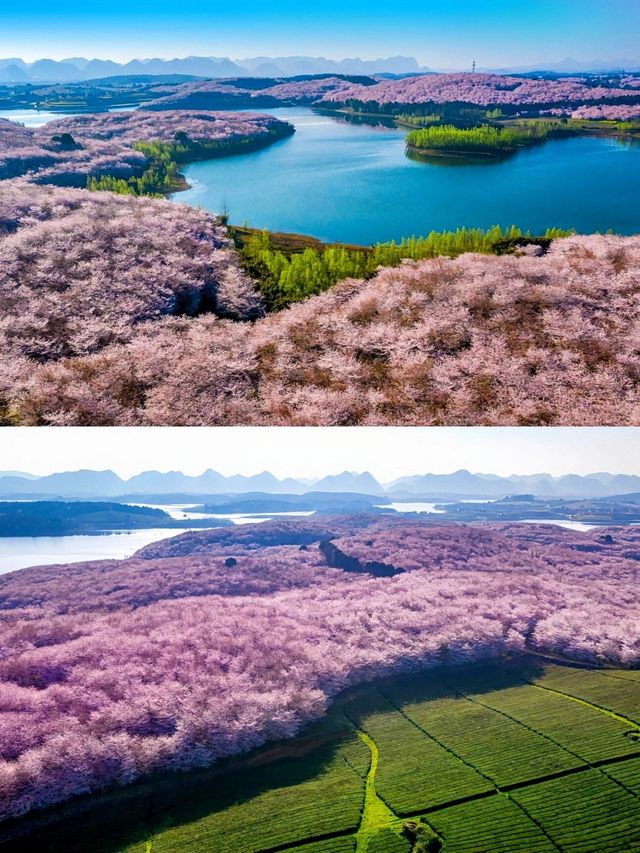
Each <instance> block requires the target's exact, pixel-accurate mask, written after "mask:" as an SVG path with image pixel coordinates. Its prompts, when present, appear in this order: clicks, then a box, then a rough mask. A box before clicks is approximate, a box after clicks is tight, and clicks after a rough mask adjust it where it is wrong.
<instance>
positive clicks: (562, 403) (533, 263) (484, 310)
mask: <svg viewBox="0 0 640 853" xmlns="http://www.w3.org/2000/svg"><path fill="white" fill-rule="evenodd" d="M58 192H61V191H58ZM134 201H135V200H134ZM48 203H51V201H50V202H48ZM118 203H119V202H118ZM39 204H40V202H38V204H35V203H34V209H35V210H36V211H37V209H38V205H39ZM64 204H65V203H64V202H63V201H62V199H60V206H61V207H64ZM100 204H104V205H107V204H114V205H115V204H116V202H114V201H112V200H111V197H110V196H106V195H105V196H104V200H103V201H101V202H100ZM123 204H124V203H123ZM148 204H150V205H152V207H151V208H150V209H152V210H154V211H158V212H161V211H162V212H163V214H162V215H163V216H166V217H168V219H169V221H170V222H175V223H182V222H190V223H195V222H198V223H200V222H202V223H204V222H205V221H206V217H205V216H204V214H201V213H199V212H196V211H188V212H187V210H186V209H184V208H180V207H179V206H176V207H171V208H170V209H168V208H165V207H163V205H162V203H161V202H148ZM123 209H127V210H128V208H126V206H125V207H124V208H123ZM132 209H133V208H132ZM33 215H34V217H36V218H37V216H38V213H37V212H36V213H34V214H33ZM75 215H76V216H77V215H78V214H75ZM10 216H14V214H10ZM64 222H65V218H64V217H63V218H62V219H60V220H59V222H58V221H55V222H54V223H50V224H46V223H45V224H43V223H36V224H32V223H31V221H30V220H28V221H27V222H26V224H25V225H24V227H23V228H19V229H18V230H17V232H16V233H15V234H10V235H8V236H6V237H4V238H3V239H2V240H0V258H2V259H3V266H2V269H3V272H4V274H5V285H4V286H5V288H7V287H8V292H9V293H10V294H13V293H14V292H15V293H18V292H19V293H22V294H23V295H24V300H23V299H19V298H17V297H16V298H15V301H14V303H13V304H14V309H13V311H12V316H13V317H14V318H15V319H13V320H12V321H11V322H10V323H8V324H7V328H6V331H5V334H6V335H7V339H8V340H10V341H11V346H12V349H13V351H14V352H15V353H18V354H20V356H21V358H23V359H25V360H23V361H22V362H17V361H16V362H11V363H10V364H9V365H6V366H5V368H4V371H5V372H4V377H3V380H2V390H3V394H4V398H5V404H6V409H7V411H8V413H9V418H10V419H12V421H11V422H17V423H25V424H34V423H40V424H103V425H109V424H123V425H126V424H161V425H178V424H185V425H204V424H228V425H230V424H295V425H303V424H308V425H313V424H326V425H350V424H414V425H417V424H422V425H430V424H451V425H454V424H459V425H468V424H488V425H489V424H514V425H536V424H541V425H546V424H567V425H568V424H574V425H586V424H599V425H602V424H618V425H622V424H629V425H633V424H638V423H639V422H640V407H639V403H638V387H639V383H640V350H639V348H638V326H639V323H640V302H639V300H638V294H639V293H640V238H638V237H614V236H598V235H594V236H589V237H581V236H578V237H570V238H566V239H561V240H556V241H554V242H553V243H552V244H551V247H550V249H549V251H548V252H546V254H539V252H540V251H541V250H539V249H537V248H536V247H533V248H532V247H529V248H528V249H527V250H525V251H523V253H521V254H519V255H518V254H516V255H505V256H500V257H498V256H492V255H476V254H465V255H462V256H460V257H458V258H456V259H450V258H444V257H442V258H435V259H433V260H426V261H419V262H404V263H403V265H402V266H400V267H398V268H395V269H382V270H380V271H379V272H378V274H377V275H375V276H374V277H373V278H372V279H370V280H368V281H360V280H347V281H344V282H342V283H339V284H338V285H336V286H335V287H333V288H331V289H330V290H328V291H326V292H325V293H323V294H321V295H319V296H313V297H310V298H308V299H307V300H305V301H304V302H301V303H298V304H295V305H293V306H291V307H290V308H288V309H286V310H284V311H281V312H279V313H276V314H271V315H268V316H266V317H264V318H263V319H258V320H257V321H256V322H254V323H253V324H252V325H247V324H245V323H238V322H234V321H230V320H221V319H219V318H218V317H217V316H214V315H212V314H204V315H202V316H197V317H189V316H184V313H186V312H183V316H175V313H176V312H172V311H170V310H166V311H165V313H164V314H163V315H162V316H158V314H159V312H158V311H156V314H155V316H152V317H149V318H148V319H145V318H144V317H141V316H139V317H137V321H136V323H135V325H131V324H130V323H129V320H127V319H126V318H125V319H122V320H121V321H118V322H119V323H120V325H125V326H126V327H127V332H126V335H124V338H125V339H124V340H120V341H114V340H113V338H112V339H109V338H108V337H107V338H101V334H102V332H101V331H100V329H101V328H102V327H101V325H100V322H99V318H96V317H95V316H94V314H93V313H92V312H91V311H86V312H85V313H81V312H80V311H79V310H78V309H77V308H76V307H75V306H74V305H73V304H71V303H70V304H69V312H70V313H69V317H68V320H67V323H68V324H69V326H70V327H72V328H73V326H74V324H75V323H77V324H78V332H77V334H78V335H80V336H81V340H82V341H85V340H87V339H88V340H90V341H91V342H92V343H91V346H90V347H89V348H85V349H84V351H83V350H82V348H81V347H78V346H76V345H75V344H74V346H76V350H75V354H71V353H68V352H64V351H63V350H62V349H58V351H57V352H54V351H53V349H51V350H50V353H49V355H48V356H47V360H46V363H41V362H42V361H43V360H42V359H40V362H37V361H36V360H35V359H34V358H33V357H32V356H30V355H29V352H30V350H29V347H31V346H32V344H30V343H29V340H30V337H29V335H32V333H31V332H30V331H29V329H30V328H38V325H37V323H46V312H45V314H43V313H42V309H41V307H40V306H41V300H40V299H39V298H36V297H35V294H36V293H39V288H41V287H42V286H43V282H45V281H46V282H50V283H55V280H56V279H55V274H56V273H57V270H58V269H61V270H62V269H64V264H65V261H64V257H65V256H71V255H72V253H73V252H83V251H86V248H85V244H86V240H85V239H84V238H83V239H82V240H81V241H78V240H77V237H76V236H75V235H76V233H80V232H77V228H74V229H73V232H71V231H65V230H64ZM86 227H87V228H89V229H90V228H97V229H103V228H106V227H107V224H106V223H105V222H104V221H100V222H99V223H97V224H95V225H93V224H92V225H88V224H87V226H86ZM149 227H151V230H152V232H153V226H152V225H150V226H149ZM176 227H177V228H181V227H182V225H180V226H178V225H176ZM49 232H51V233H52V234H59V239H58V241H57V242H53V243H49V242H47V241H46V240H45V239H44V238H43V237H42V236H38V235H43V234H47V233H49ZM29 234H31V237H29ZM36 239H37V241H38V242H37V243H36V242H33V241H35V240H36ZM139 239H140V240H144V232H143V231H139ZM25 240H28V241H29V244H30V245H32V246H36V245H37V246H38V249H37V254H38V255H39V257H38V259H37V262H34V263H32V264H30V265H29V266H28V271H27V270H26V267H25V271H24V272H20V275H19V277H18V278H20V279H22V277H23V276H24V277H25V278H24V282H22V283H20V282H18V278H16V277H15V276H14V281H15V282H17V283H15V284H14V285H12V284H11V279H10V278H8V277H7V272H6V271H8V272H9V273H11V271H12V270H13V269H16V270H18V269H22V267H20V264H21V263H23V262H22V261H21V260H20V259H21V258H22V257H23V254H24V250H23V249H22V248H21V246H22V242H23V241H25ZM178 245H184V246H185V247H186V249H185V251H187V252H189V251H191V250H190V249H189V245H190V244H189V243H185V244H178ZM55 246H58V247H59V252H58V254H56V253H55V252H54V251H53V248H54V247H55ZM63 249H64V251H63ZM137 251H138V249H135V252H137ZM166 251H167V253H168V257H169V258H171V259H174V260H171V263H170V264H169V266H168V267H167V269H168V270H169V269H170V270H177V269H178V268H179V267H180V263H181V262H179V261H178V260H177V257H178V256H176V254H175V252H176V251H177V248H176V247H175V246H172V247H167V248H166ZM135 252H134V254H135ZM96 254H97V255H98V256H99V255H100V251H98V250H96ZM27 257H28V256H27ZM126 267H127V263H126V262H123V263H122V270H123V275H124V276H125V279H124V280H125V281H132V280H133V278H134V277H135V276H136V274H137V273H136V269H135V265H132V268H131V269H130V270H127V269H126ZM187 269H189V267H187ZM92 274H93V273H92ZM239 276H240V274H239V273H238V272H237V270H236V271H233V267H232V277H233V281H234V282H235V285H233V286H232V287H231V288H230V291H227V290H225V293H228V292H229V293H233V292H235V293H240V294H242V298H241V299H240V300H239V301H240V304H241V305H244V310H245V311H246V312H248V315H250V314H251V311H253V310H255V309H256V303H255V301H253V302H252V297H251V293H252V291H251V290H250V288H249V286H248V285H247V284H246V283H245V284H243V283H242V282H243V281H244V279H242V277H241V276H240V277H239ZM176 277H177V280H182V281H184V280H185V279H184V276H182V278H180V276H178V274H177V272H176ZM198 280H199V279H198V275H197V274H196V275H195V281H198ZM30 282H32V284H30ZM30 288H32V289H30ZM234 288H235V290H234ZM131 289H132V288H130V287H127V296H126V299H125V301H124V303H123V304H124V305H125V306H127V305H129V302H128V300H130V299H134V300H135V299H139V296H135V295H130V294H129V293H128V291H129V290H131ZM135 289H136V288H133V290H134V291H135ZM51 290H52V294H51V296H48V298H49V299H50V300H51V301H52V303H53V304H62V302H63V301H64V292H65V291H64V288H63V289H62V290H61V291H58V290H56V288H55V287H54V286H52V287H51ZM103 292H104V291H103ZM142 292H144V290H143V291H142ZM166 293H167V298H168V299H169V301H170V300H171V299H172V298H173V297H172V295H171V294H172V293H173V290H172V289H171V288H169V289H168V290H167V291H166ZM29 294H31V295H29ZM123 298H124V297H123ZM229 299H231V296H230V297H229ZM253 299H254V300H255V299H256V297H255V296H254V297H253ZM107 303H108V310H109V311H111V312H113V313H114V314H116V315H117V314H118V310H119V309H118V307H117V305H112V304H111V301H110V300H109V298H108V297H107ZM80 304H82V303H80ZM105 310H107V307H106V306H105ZM237 313H238V314H241V311H238V312H237ZM130 314H131V311H130V310H129V311H127V312H126V316H128V317H129V316H130ZM171 314H173V315H174V316H169V315H171ZM34 317H35V318H38V317H40V318H41V319H40V320H37V322H36V320H34ZM76 317H77V319H75V318H76ZM109 322H112V321H111V320H110V321H109ZM34 323H36V325H35V326H34V325H33V324H34ZM29 324H31V325H29ZM23 329H24V330H25V331H24V332H23V331H22V330H23ZM80 329H81V331H80ZM88 349H91V350H94V351H93V352H87V350H88ZM85 353H87V354H85Z"/></svg>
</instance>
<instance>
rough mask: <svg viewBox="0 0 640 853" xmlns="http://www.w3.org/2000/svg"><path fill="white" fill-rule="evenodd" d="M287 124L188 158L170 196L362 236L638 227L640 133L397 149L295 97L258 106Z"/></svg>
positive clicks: (293, 225)
mask: <svg viewBox="0 0 640 853" xmlns="http://www.w3.org/2000/svg"><path fill="white" fill-rule="evenodd" d="M265 112H269V113H271V114H272V115H276V116H278V118H282V119H285V120H286V121H289V122H291V123H292V124H294V125H295V126H296V131H297V132H296V134H295V136H293V137H290V138H289V139H285V140H283V141H281V142H278V143H276V144H275V145H273V146H271V147H270V148H267V149H264V150H262V151H257V152H254V153H250V154H243V155H239V156H234V157H228V158H224V159H220V160H209V161H205V162H200V163H193V164H192V165H190V166H187V167H186V168H185V169H184V173H185V175H186V177H187V180H188V181H189V183H190V184H191V185H192V188H191V189H189V190H187V191H185V192H181V193H177V194H176V195H175V196H174V197H173V198H174V200H175V201H179V202H185V203H187V204H192V205H202V206H203V207H204V208H206V209H208V210H211V211H214V212H220V211H221V210H223V209H227V210H228V212H229V216H230V221H231V222H233V223H236V224H238V225H241V224H243V222H245V221H246V223H247V224H248V225H251V226H253V227H257V228H267V229H269V230H271V231H290V232H297V233H302V234H310V235H313V236H314V237H319V238H320V239H323V240H337V241H342V242H352V243H361V244H365V245H366V244H369V243H375V242H382V241H385V240H391V239H400V238H402V237H410V236H411V235H413V234H416V235H419V234H427V233H428V232H429V231H431V230H437V231H439V230H443V229H455V228H458V227H460V226H463V225H464V226H469V227H474V226H478V227H483V228H487V227H490V226H492V225H496V224H500V225H503V226H507V225H512V224H514V225H518V226H520V227H521V228H523V229H530V230H531V231H533V232H535V233H541V232H543V231H545V230H546V229H547V228H548V227H550V226H558V227H563V228H575V229H576V230H578V231H580V232H584V233H587V232H593V231H606V230H608V229H613V230H614V231H616V232H619V233H621V234H631V233H637V232H638V231H640V145H635V146H632V145H627V144H623V143H620V142H618V141H616V140H613V139H595V138H593V137H581V138H574V139H565V140H555V141H552V142H547V143H545V144H544V145H540V146H536V147H534V148H530V149H528V150H525V151H521V152H519V153H517V154H515V155H514V156H513V157H511V158H510V159H507V160H502V161H496V162H490V163H483V164H480V165H453V166H451V165H432V164H426V163H419V162H415V161H413V160H409V159H408V158H407V157H406V156H405V145H404V139H405V135H406V132H407V131H405V130H397V129H390V128H385V127H371V126H367V125H357V124H350V123H348V122H346V121H344V120H339V119H336V118H333V117H329V116H323V115H319V114H316V113H314V112H312V111H311V110H309V109H303V108H288V109H275V110H265Z"/></svg>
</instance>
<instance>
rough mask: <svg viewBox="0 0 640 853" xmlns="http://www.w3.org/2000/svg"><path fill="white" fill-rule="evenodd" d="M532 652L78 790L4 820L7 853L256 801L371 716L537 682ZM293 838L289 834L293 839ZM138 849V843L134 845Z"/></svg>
mask: <svg viewBox="0 0 640 853" xmlns="http://www.w3.org/2000/svg"><path fill="white" fill-rule="evenodd" d="M543 671H544V670H543V666H542V665H541V664H540V663H539V662H537V661H536V660H535V659H534V658H520V657H518V658H514V659H511V660H508V661H504V660H501V661H497V662H493V663H476V664H470V665H465V666H456V667H452V666H446V667H438V668H437V669H433V670H428V671H426V672H416V673H412V674H410V675H402V676H395V677H391V678H385V679H379V680H377V681H375V682H373V683H370V684H363V685H362V686H360V687H357V688H353V689H351V690H349V691H347V692H346V693H345V694H343V695H342V696H341V697H339V698H338V699H337V700H336V702H335V703H334V705H333V706H332V708H331V710H330V712H329V714H328V715H327V717H325V718H324V719H323V720H322V721H320V722H319V723H317V724H315V725H313V726H311V727H309V728H307V729H306V730H305V731H304V733H303V734H302V735H301V736H299V737H297V738H294V739H291V740H287V741H280V742H277V743H271V744H268V745H267V746H265V747H263V748H261V749H259V750H256V751H254V752H253V753H250V754H249V755H248V756H243V757H241V758H235V759H227V760H225V761H221V762H220V763H219V764H218V765H216V766H215V767H213V768H211V769H208V770H194V771H189V772H185V773H181V772H174V773H164V774H157V775H155V776H152V777H147V778H146V779H143V780H140V781H138V782H135V783H133V784H131V785H128V786H126V787H123V788H116V789H112V790H110V791H108V792H106V793H101V794H100V793H98V794H93V795H89V796H87V797H80V798H77V799H75V800H73V801H71V802H70V803H68V804H66V805H64V806H60V807H54V808H51V809H48V810H46V811H43V812H41V813H40V814H39V815H38V816H34V817H31V818H29V819H24V820H22V821H10V822H9V821H8V822H6V823H5V824H4V825H2V826H0V850H1V851H2V853H5V851H6V853H36V851H37V853H62V851H64V853H117V851H121V850H123V849H125V848H128V847H131V846H132V845H136V844H139V845H141V847H140V850H141V851H142V853H143V851H144V842H146V840H147V839H149V838H151V837H152V836H153V835H155V834H157V833H158V832H161V831H163V830H166V829H169V828H171V827H176V826H180V825H183V824H187V823H191V822H193V821H197V820H199V819H201V818H203V817H205V816H207V815H211V814H214V813H216V812H223V811H224V810H225V809H227V808H229V807H230V806H232V805H235V804H240V803H247V802H250V801H251V800H252V799H254V798H255V797H258V796H259V795H260V794H263V793H265V792H267V791H271V790H275V789H280V788H287V787H291V786H295V785H299V784H301V783H304V782H307V781H310V780H312V779H314V778H317V777H318V776H321V775H322V774H323V773H324V772H325V771H326V770H327V767H328V765H329V764H330V763H331V762H332V760H333V759H334V757H335V753H336V750H337V749H338V748H339V747H340V745H341V744H343V743H344V742H345V739H346V738H348V737H351V736H352V732H351V730H350V729H348V728H345V725H346V724H345V718H344V716H343V715H342V714H343V710H344V711H346V713H347V716H348V717H349V719H351V720H352V722H353V723H354V725H356V726H359V725H360V723H361V720H362V719H363V718H364V717H366V716H367V715H369V714H373V713H376V712H388V711H389V710H390V706H389V703H390V702H391V703H392V704H393V705H394V706H397V707H399V708H402V706H403V705H408V704H411V703H414V702H424V701H428V700H430V699H437V698H440V697H445V696H446V697H449V698H451V695H452V692H453V691H456V690H460V691H464V692H468V693H483V692H487V691H490V690H499V689H504V688H507V687H509V686H513V685H516V684H521V683H522V682H521V679H522V678H525V679H527V680H534V679H535V678H537V677H538V676H540V675H541V674H542V673H543ZM294 843H295V841H293V840H292V842H291V844H294ZM136 853H137V851H136Z"/></svg>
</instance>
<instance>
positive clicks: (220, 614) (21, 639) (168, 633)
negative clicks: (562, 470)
mask: <svg viewBox="0 0 640 853" xmlns="http://www.w3.org/2000/svg"><path fill="white" fill-rule="evenodd" d="M327 537H329V538H332V539H333V541H334V543H335V545H336V547H338V548H339V549H340V550H341V551H342V552H343V553H344V554H346V555H349V556H351V557H353V558H357V559H358V560H359V561H360V563H362V564H364V563H366V562H367V561H370V560H374V561H375V560H377V561H384V562H386V563H389V564H392V565H394V567H395V568H396V570H397V572H398V573H397V574H396V575H395V576H394V577H389V578H375V577H372V576H371V575H370V574H368V573H367V572H366V571H362V572H358V571H342V570H341V569H339V568H329V566H328V565H327V561H326V560H325V556H324V552H323V550H321V549H320V547H319V545H320V543H321V542H322V541H324V540H325V539H326V538H327ZM639 551H640V531H638V530H637V529H636V528H608V529H606V530H602V529H601V530H598V531H594V532H591V533H575V532H572V531H567V530H563V529H560V528H555V527H546V526H538V525H530V526H529V525H496V524H492V525H485V526H460V525H439V524H433V523H426V522H420V521H401V520H393V519H390V518H383V519H380V518H379V517H375V516H369V517H366V516H361V517H357V518H355V519H353V518H335V519H324V520H318V521H315V520H313V519H311V520H308V521H307V520H305V521H280V522H278V523H277V524H271V523H266V524H264V525H255V526H251V527H248V528H241V529H240V530H239V531H238V532H237V533H236V531H234V530H233V529H225V530H222V531H202V532H199V533H189V534H185V535H184V536H180V537H177V538H173V539H169V540H166V541H165V542H161V543H156V544H155V545H153V546H149V547H148V548H146V549H143V550H142V551H141V552H139V553H138V554H136V555H134V557H132V558H131V559H129V560H119V561H118V560H111V561H94V562H89V563H81V564H75V565H71V566H47V567H41V568H34V569H25V570H22V571H18V572H14V573H12V574H9V575H4V576H3V577H1V578H0V614H1V619H0V814H1V816H2V817H3V818H7V817H10V816H18V815H21V814H25V813H27V812H29V811H32V810H36V809H40V808H43V807H45V806H47V805H52V804H55V803H59V802H62V801H64V800H67V799H69V798H71V797H74V796H76V795H79V794H84V793H88V792H91V791H95V790H99V789H102V788H106V787H109V786H114V785H122V784H126V783H128V782H130V781H132V780H133V779H135V778H136V777H138V776H140V775H141V774H144V773H149V772H154V771H171V770H177V769H189V768H194V767H201V766H206V765H209V764H211V763H212V762H215V761H216V760H217V759H219V758H221V757H223V756H227V755H233V754H237V753H242V752H246V751H247V750H250V749H252V748H254V747H257V746H259V745H261V744H264V743H266V742H268V741H270V740H274V739H279V738H283V737H290V736H292V735H294V734H296V733H297V732H299V731H300V729H301V728H302V727H303V726H304V725H305V724H306V723H308V722H310V721H312V720H315V719H318V718H319V717H320V716H322V714H324V713H325V711H326V709H327V706H328V704H329V703H330V702H331V700H332V699H333V698H334V697H335V696H336V695H337V694H338V693H339V692H340V691H341V690H343V689H345V688H347V687H349V686H351V685H355V684H358V683H361V682H363V681H367V680H370V679H374V678H376V677H378V676H382V675H386V674H392V673H395V672H407V671H412V670H418V669H422V668H425V667H432V666H437V665H439V664H440V663H441V662H442V661H445V660H446V661H447V662H453V663H457V662H464V661H471V660H476V659H481V658H488V657H492V656H495V655H499V654H502V653H512V652H520V651H522V650H525V649H527V650H532V651H541V652H554V653H556V654H561V655H564V656H567V657H570V658H576V659H581V660H585V661H607V662H611V663H614V664H617V665H627V664H629V665H630V664H638V662H640V577H639V573H640V563H639V562H638V553H639ZM230 557H233V560H230V559H229V558H230Z"/></svg>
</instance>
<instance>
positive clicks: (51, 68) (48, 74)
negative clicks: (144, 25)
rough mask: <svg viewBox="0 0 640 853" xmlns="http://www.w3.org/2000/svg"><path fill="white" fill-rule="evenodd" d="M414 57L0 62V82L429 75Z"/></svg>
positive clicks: (16, 60)
mask: <svg viewBox="0 0 640 853" xmlns="http://www.w3.org/2000/svg"><path fill="white" fill-rule="evenodd" d="M428 70H429V69H428V68H421V67H420V65H418V62H417V61H416V60H415V59H413V58H412V57H406V56H394V57H390V58H387V59H371V60H363V59H358V58H353V59H341V60H334V59H324V58H323V57H312V56H284V57H283V56H280V57H268V56H256V57H252V58H249V59H238V60H232V59H229V58H228V57H212V56H188V57H185V58H184V59H133V60H131V61H130V62H125V63H119V62H113V61H111V60H108V59H91V60H89V59H84V58H83V57H75V58H72V59H62V60H60V61H56V60H53V59H39V60H37V61H36V62H30V63H26V62H23V60H22V59H17V58H9V59H0V82H5V83H8V82H10V83H28V82H41V83H42V82H45V83H70V82H78V81H81V80H95V79H100V78H102V77H113V76H123V75H124V76H137V75H149V74H151V75H158V74H162V75H167V74H182V75H190V76H195V77H213V78H217V77H220V78H222V77H295V76H298V75H302V74H351V75H352V74H417V73H419V72H421V71H422V72H424V71H428Z"/></svg>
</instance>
